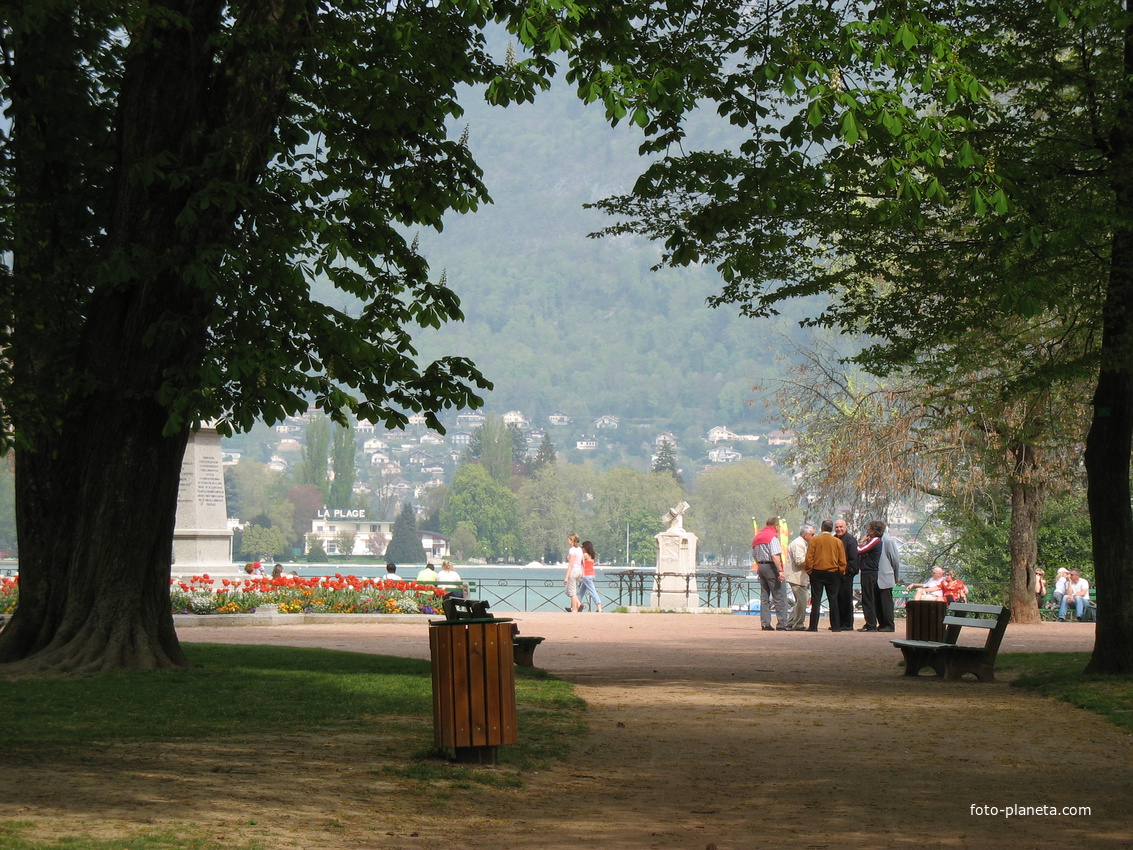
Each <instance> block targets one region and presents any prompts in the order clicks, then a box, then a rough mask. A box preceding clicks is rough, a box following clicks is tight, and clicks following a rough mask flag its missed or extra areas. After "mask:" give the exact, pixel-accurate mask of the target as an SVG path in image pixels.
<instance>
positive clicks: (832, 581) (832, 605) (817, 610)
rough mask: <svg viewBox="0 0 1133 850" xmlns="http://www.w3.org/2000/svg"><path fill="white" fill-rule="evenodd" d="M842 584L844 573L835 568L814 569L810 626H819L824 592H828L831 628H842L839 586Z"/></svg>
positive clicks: (827, 602) (812, 572) (811, 578)
mask: <svg viewBox="0 0 1133 850" xmlns="http://www.w3.org/2000/svg"><path fill="white" fill-rule="evenodd" d="M841 585H842V574H841V573H837V572H834V571H833V570H812V571H811V573H810V627H811V629H817V628H818V617H819V614H821V613H822V594H823V592H824V591H825V593H826V605H827V607H828V609H829V611H828V613H829V615H830V628H832V629H834V630H835V631H838V630H839V629H841V627H842V626H841V623H842V620H841V618H840V617H839V616H838V588H839V587H841Z"/></svg>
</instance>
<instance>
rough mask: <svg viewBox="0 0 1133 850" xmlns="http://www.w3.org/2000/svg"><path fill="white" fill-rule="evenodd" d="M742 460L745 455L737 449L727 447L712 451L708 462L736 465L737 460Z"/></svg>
mask: <svg viewBox="0 0 1133 850" xmlns="http://www.w3.org/2000/svg"><path fill="white" fill-rule="evenodd" d="M742 458H743V455H741V454H740V453H739V452H737V451H736V450H735V449H729V448H726V447H721V448H718V449H712V450H711V451H710V452H708V460H710V461H711V462H712V463H735V462H736V461H737V460H740V459H742Z"/></svg>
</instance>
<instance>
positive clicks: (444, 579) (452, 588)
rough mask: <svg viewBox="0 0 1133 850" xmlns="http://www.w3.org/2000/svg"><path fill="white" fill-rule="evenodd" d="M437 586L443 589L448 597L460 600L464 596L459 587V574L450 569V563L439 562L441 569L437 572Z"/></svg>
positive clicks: (461, 588) (462, 589)
mask: <svg viewBox="0 0 1133 850" xmlns="http://www.w3.org/2000/svg"><path fill="white" fill-rule="evenodd" d="M437 584H439V585H440V586H441V587H443V588H444V589H445V591H446V592H447V593H448V595H449V596H453V597H456V598H457V599H460V598H461V597H463V596H464V588H463V587H462V586H459V585H460V573H458V572H457V571H456V570H454V569H453V568H452V561H441V568H440V569H439V570H437Z"/></svg>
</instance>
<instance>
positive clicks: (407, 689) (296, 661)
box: [0, 644, 582, 760]
mask: <svg viewBox="0 0 1133 850" xmlns="http://www.w3.org/2000/svg"><path fill="white" fill-rule="evenodd" d="M184 648H185V652H186V654H187V655H188V657H189V659H190V661H192V663H193V664H194V665H195V666H194V667H192V668H187V669H178V670H160V671H155V672H145V673H142V672H130V671H127V672H119V673H107V674H102V675H98V676H85V675H57V676H51V677H23V678H15V679H10V680H8V681H7V682H5V683H4V687H3V688H0V750H2V748H3V746H4V745H6V744H47V743H52V744H82V743H91V742H107V741H145V740H154V741H174V740H180V739H186V738H188V739H198V738H201V737H217V736H224V735H230V736H232V735H234V736H246V735H249V734H255V733H256V732H258V731H261V730H263V729H265V728H274V727H279V726H289V725H294V724H295V723H297V722H300V723H301V724H302V726H303V728H304V729H306V730H307V731H313V730H317V729H320V728H329V727H331V726H333V727H334V728H335V729H339V730H341V729H343V728H348V727H351V726H353V727H356V728H358V729H365V730H372V729H373V728H374V725H373V724H374V721H375V720H380V719H383V718H389V717H395V718H404V717H411V718H416V719H417V720H418V722H424V723H425V724H427V725H429V726H430V728H431V720H432V710H433V707H432V706H433V703H432V679H431V674H430V668H429V662H427V661H419V660H414V659H405V658H392V657H389V656H384V655H363V654H360V653H352V652H336V651H332V650H323V649H298V648H294V647H279V646H229V645H222V644H185V646H184ZM516 678H517V682H516V700H517V702H518V704H519V707H520V711H521V712H524V713H525V716H530V714H531V713H538V715H539V716H540V717H539V719H540V721H542V720H547V721H551V720H552V719H553V717H554V716H561V718H562V721H563V722H564V723H566V724H567V725H570V724H573V723H577V722H579V721H578V717H577V715H578V714H579V712H580V711H581V708H582V702H581V700H579V699H578V698H577V697H575V696H574V693H573V690H572V689H571V687H570V686H569V685H568V684H566V683H565V682H560V681H558V680H556V679H554V678H552V677H550V676H548V675H546V674H545V673H543V672H542V671H530V672H528V671H526V670H524V669H522V668H517V670H516ZM527 725H530V726H536V725H537V724H525V728H524V735H525V736H528V732H529V731H530V732H531V733H532V734H531V735H530V737H531V738H533V739H534V740H535V741H538V740H539V739H541V738H542V737H543V736H542V735H540V734H538V730H537V729H535V728H532V729H531V730H528V729H527V728H526V726H527ZM552 725H553V724H552ZM544 743H545V744H546V746H545V747H544V746H533V747H530V748H529V750H530V752H529V753H528V755H529V756H530V757H531V758H534V759H536V760H538V759H539V758H553V757H556V756H557V755H559V753H557V752H555V751H554V750H555V748H554V746H553V743H552V742H544Z"/></svg>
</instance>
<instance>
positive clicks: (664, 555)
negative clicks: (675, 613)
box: [651, 517, 701, 609]
mask: <svg viewBox="0 0 1133 850" xmlns="http://www.w3.org/2000/svg"><path fill="white" fill-rule="evenodd" d="M656 540H657V585H656V587H657V590H656V591H654V593H653V595H652V599H651V605H652V607H654V608H666V609H689V608H700V607H701V605H700V592H699V591H698V589H697V586H696V541H697V537H696V535H695V534H693V533H692V532H691V531H685V529H684V526H683V525H682V523H681V521H680V518H679V517H678V518H677V521H676V522H674V523H673V525H672V526H671V527H670V528H669V529H667V530H666V531H662V532H661V533H660V534H658V535H656Z"/></svg>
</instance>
